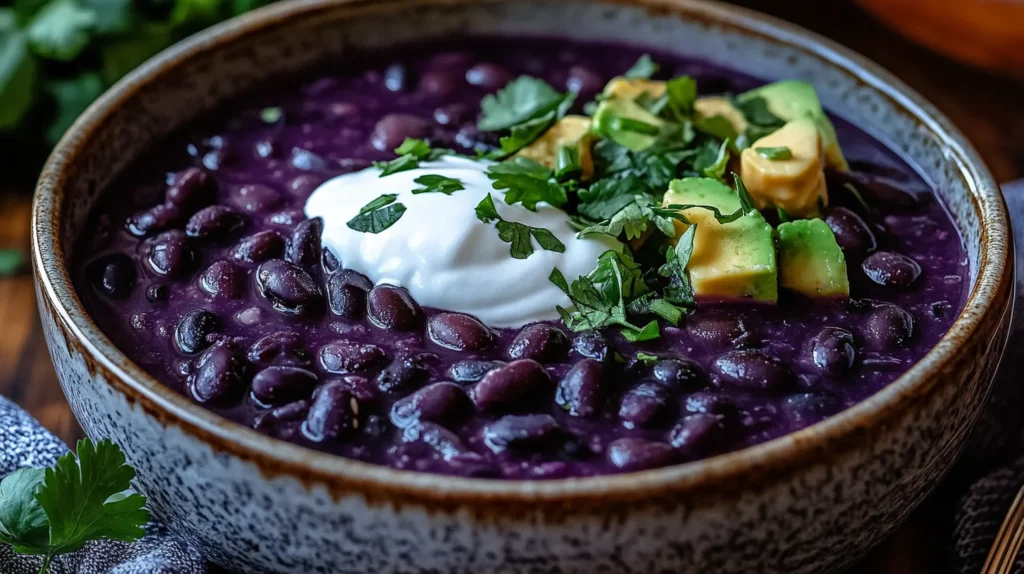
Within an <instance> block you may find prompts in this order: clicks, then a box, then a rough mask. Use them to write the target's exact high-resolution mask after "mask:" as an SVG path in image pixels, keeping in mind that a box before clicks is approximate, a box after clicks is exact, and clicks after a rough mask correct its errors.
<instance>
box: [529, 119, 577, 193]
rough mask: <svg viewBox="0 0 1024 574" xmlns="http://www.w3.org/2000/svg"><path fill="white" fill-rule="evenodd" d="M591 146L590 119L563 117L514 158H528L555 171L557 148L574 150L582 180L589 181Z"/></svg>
mask: <svg viewBox="0 0 1024 574" xmlns="http://www.w3.org/2000/svg"><path fill="white" fill-rule="evenodd" d="M592 144H593V135H592V134H591V133H590V118H588V117H586V116H565V117H564V118H562V119H560V120H558V121H557V122H555V125H553V126H551V127H550V128H548V131H546V132H544V133H543V134H541V136H540V137H539V138H537V139H536V140H535V141H534V142H533V143H531V144H530V145H528V146H526V147H524V148H523V149H521V150H519V151H518V152H516V153H515V156H514V157H526V158H530V159H532V160H534V161H536V162H537V163H540V164H542V165H543V166H545V167H547V168H550V169H555V158H557V157H558V148H560V147H562V146H566V147H571V148H575V149H576V152H577V153H578V154H579V158H580V167H581V168H582V169H583V179H590V178H591V177H592V176H593V175H594V158H593V155H592V154H591V149H590V148H591V146H592Z"/></svg>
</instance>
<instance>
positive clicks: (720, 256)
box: [663, 177, 778, 303]
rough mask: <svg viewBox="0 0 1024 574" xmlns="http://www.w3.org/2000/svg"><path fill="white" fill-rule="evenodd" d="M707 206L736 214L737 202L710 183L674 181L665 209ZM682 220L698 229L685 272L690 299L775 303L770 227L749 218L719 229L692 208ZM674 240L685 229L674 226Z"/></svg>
mask: <svg viewBox="0 0 1024 574" xmlns="http://www.w3.org/2000/svg"><path fill="white" fill-rule="evenodd" d="M670 205H708V206H712V207H717V208H718V209H719V210H720V211H721V212H722V213H723V214H729V213H733V212H735V211H736V210H737V209H739V208H740V200H739V196H738V195H737V194H736V192H735V191H733V190H732V189H731V188H730V187H729V186H727V185H725V184H724V183H722V182H720V181H718V180H715V179H709V178H696V177H692V178H686V179H677V180H674V181H673V182H672V183H671V184H669V190H668V193H666V194H665V199H664V201H663V206H665V207H667V206H670ZM682 213H683V215H685V216H686V218H687V219H688V220H689V221H690V222H692V223H693V224H694V225H696V226H697V230H696V231H695V232H694V238H693V253H692V254H691V255H690V262H689V264H688V265H687V269H688V270H689V273H690V281H691V283H692V285H693V292H694V295H695V296H697V297H698V298H699V299H705V300H709V299H710V300H735V299H754V300H757V301H762V302H765V303H775V302H776V301H777V300H778V272H777V268H776V262H775V240H774V236H773V232H772V227H771V225H768V222H766V221H765V220H764V217H762V216H761V214H760V213H757V212H752V213H748V214H746V215H744V216H743V217H740V218H739V219H737V220H736V221H733V222H731V223H719V222H718V221H717V220H716V219H715V216H714V214H713V213H712V212H711V211H710V210H707V209H702V208H697V207H692V208H689V209H685V210H682ZM675 224H676V229H677V231H678V233H676V237H677V238H678V237H680V236H681V235H682V234H683V232H685V231H686V230H687V228H689V225H687V224H685V223H683V222H680V221H676V222H675Z"/></svg>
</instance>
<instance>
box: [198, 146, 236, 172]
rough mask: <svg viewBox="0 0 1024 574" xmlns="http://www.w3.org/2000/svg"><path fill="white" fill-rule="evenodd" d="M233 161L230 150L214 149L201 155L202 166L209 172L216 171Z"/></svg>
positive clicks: (233, 155) (233, 156)
mask: <svg viewBox="0 0 1024 574" xmlns="http://www.w3.org/2000/svg"><path fill="white" fill-rule="evenodd" d="M234 160H235V154H234V152H232V151H231V149H230V148H221V149H214V150H210V151H208V152H206V153H205V154H203V166H204V167H205V168H206V169H208V170H210V171H217V170H219V169H220V168H222V167H224V166H226V165H230V164H231V163H232V162H233V161H234Z"/></svg>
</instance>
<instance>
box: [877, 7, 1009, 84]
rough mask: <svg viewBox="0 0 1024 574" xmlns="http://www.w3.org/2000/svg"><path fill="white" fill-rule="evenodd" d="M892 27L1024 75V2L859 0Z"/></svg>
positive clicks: (964, 59) (962, 57)
mask: <svg viewBox="0 0 1024 574" xmlns="http://www.w3.org/2000/svg"><path fill="white" fill-rule="evenodd" d="M857 2H858V3H859V4H860V5H861V6H863V7H864V8H865V9H867V10H869V11H870V12H871V13H873V14H874V15H875V16H876V17H877V18H879V19H880V20H882V21H883V22H885V23H886V24H887V25H888V26H890V27H892V28H894V29H896V30H898V31H899V32H900V33H902V34H904V35H905V36H907V37H908V38H911V39H913V40H914V41H916V42H919V43H921V44H923V45H925V46H927V47H929V48H931V49H933V50H935V51H937V52H942V53H943V54H946V55H948V56H951V57H953V58H956V59H958V60H960V61H962V62H966V63H968V64H973V65H976V66H981V67H983V68H988V69H990V70H993V71H996V72H1000V73H1004V74H1010V75H1014V76H1017V77H1020V78H1024V0H857Z"/></svg>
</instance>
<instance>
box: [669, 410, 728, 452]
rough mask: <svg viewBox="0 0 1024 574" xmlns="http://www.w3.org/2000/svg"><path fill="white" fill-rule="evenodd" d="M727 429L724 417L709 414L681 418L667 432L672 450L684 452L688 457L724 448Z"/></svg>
mask: <svg viewBox="0 0 1024 574" xmlns="http://www.w3.org/2000/svg"><path fill="white" fill-rule="evenodd" d="M727 430H728V429H727V428H726V426H725V417H724V416H722V415H713V414H709V413H698V414H693V415H688V416H686V417H683V419H682V420H680V421H679V422H678V423H676V426H674V427H672V430H671V431H670V432H669V435H668V436H669V443H670V444H671V445H672V448H675V449H676V450H679V451H682V452H684V453H685V454H686V455H687V456H688V457H694V456H701V455H705V454H709V453H710V452H712V451H714V450H717V449H716V448H715V447H716V446H717V447H721V446H724V445H723V444H722V443H723V442H724V441H725V439H726V432H727Z"/></svg>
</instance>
